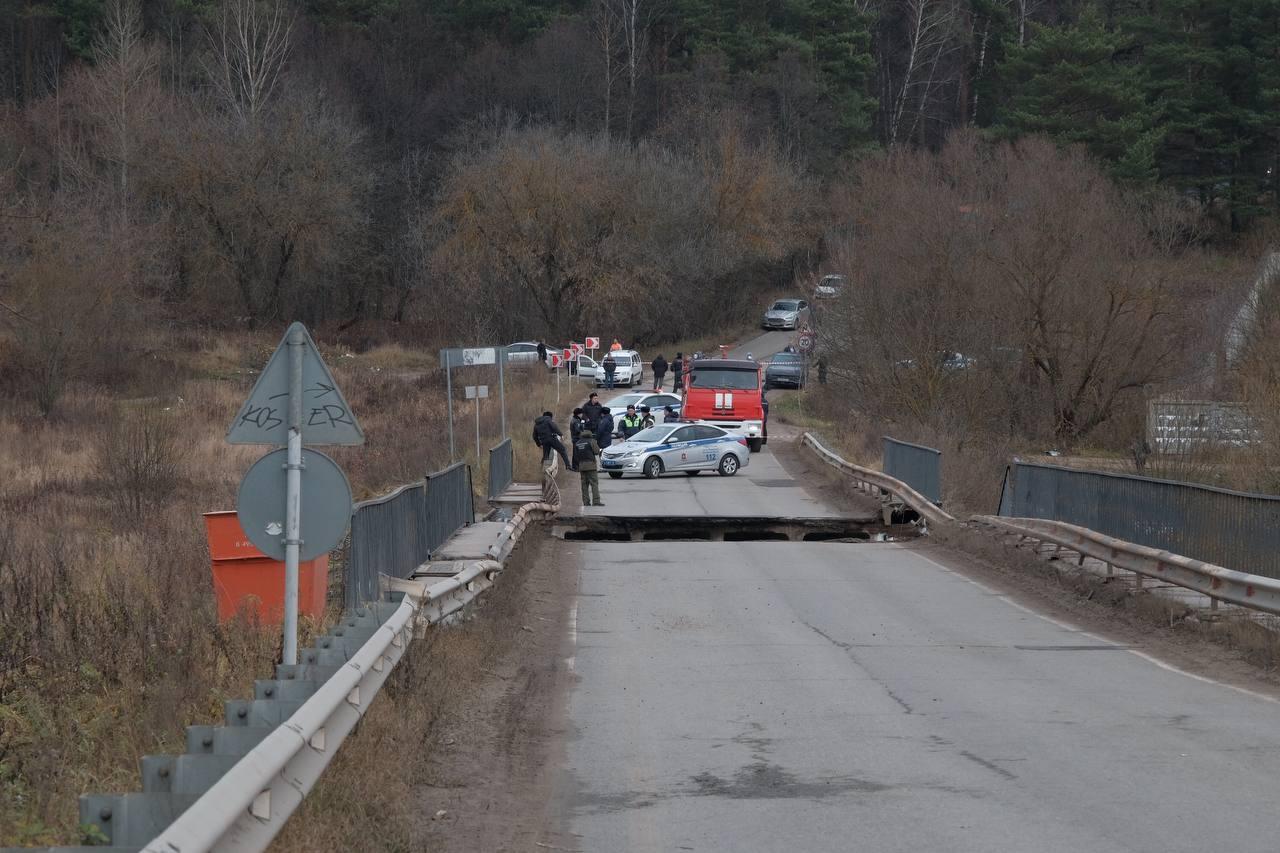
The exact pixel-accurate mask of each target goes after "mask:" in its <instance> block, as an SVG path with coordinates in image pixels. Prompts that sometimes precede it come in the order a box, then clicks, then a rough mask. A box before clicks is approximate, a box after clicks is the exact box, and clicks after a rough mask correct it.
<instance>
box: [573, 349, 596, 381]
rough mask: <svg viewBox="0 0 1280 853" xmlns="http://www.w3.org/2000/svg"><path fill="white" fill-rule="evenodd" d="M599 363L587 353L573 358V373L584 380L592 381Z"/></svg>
mask: <svg viewBox="0 0 1280 853" xmlns="http://www.w3.org/2000/svg"><path fill="white" fill-rule="evenodd" d="M599 370H600V363H599V362H598V361H596V360H595V359H594V358H592V357H591V356H589V355H587V354H585V353H584V354H582V355H580V356H578V357H577V358H575V359H574V375H576V376H577V377H578V378H579V379H581V380H583V381H585V382H594V381H595V380H596V374H597V371H599Z"/></svg>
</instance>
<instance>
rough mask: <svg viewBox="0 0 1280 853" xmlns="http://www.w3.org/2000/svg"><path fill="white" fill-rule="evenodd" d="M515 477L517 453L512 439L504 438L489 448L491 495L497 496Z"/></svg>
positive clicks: (492, 496) (491, 496)
mask: <svg viewBox="0 0 1280 853" xmlns="http://www.w3.org/2000/svg"><path fill="white" fill-rule="evenodd" d="M514 477H515V454H514V453H513V452H512V449H511V439H509V438H507V439H503V440H502V441H501V442H499V443H498V444H495V445H494V446H493V447H490V448H489V497H490V498H491V499H492V498H496V497H497V496H498V495H500V494H502V493H503V492H505V491H506V490H507V486H510V485H511V481H512V480H513V479H514Z"/></svg>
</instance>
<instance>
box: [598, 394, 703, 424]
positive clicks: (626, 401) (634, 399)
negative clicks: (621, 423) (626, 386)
mask: <svg viewBox="0 0 1280 853" xmlns="http://www.w3.org/2000/svg"><path fill="white" fill-rule="evenodd" d="M683 403H684V401H683V400H682V399H681V398H680V395H679V394H663V393H657V394H654V393H648V392H645V391H632V392H630V393H627V394H619V395H618V396H616V397H614V398H613V399H611V400H605V403H604V404H605V405H606V406H608V407H609V411H610V412H612V413H613V414H614V415H615V416H617V415H618V413H619V412H625V411H626V410H627V406H635V407H636V411H639V410H640V407H641V406H648V407H649V410H650V411H651V412H653V416H654V417H656V418H658V419H659V420H661V419H662V414H663V410H664V409H665V408H666V407H667V406H671V407H672V408H673V409H675V410H676V411H677V412H679V411H680V407H681V405H682V404H683Z"/></svg>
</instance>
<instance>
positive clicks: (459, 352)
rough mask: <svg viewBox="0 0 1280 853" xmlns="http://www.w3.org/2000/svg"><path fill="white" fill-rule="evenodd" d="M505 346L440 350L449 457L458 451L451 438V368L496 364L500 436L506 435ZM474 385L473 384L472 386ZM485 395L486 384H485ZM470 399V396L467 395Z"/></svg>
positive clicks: (455, 459) (451, 457)
mask: <svg viewBox="0 0 1280 853" xmlns="http://www.w3.org/2000/svg"><path fill="white" fill-rule="evenodd" d="M506 363H507V348H506V347H469V348H466V349H463V348H460V347H451V348H449V349H442V350H440V364H442V365H443V366H444V376H445V394H446V396H447V397H448V398H449V459H450V460H451V461H457V459H458V452H457V448H456V446H455V444H454V438H453V368H455V367H483V366H485V365H490V364H492V365H496V366H497V368H498V389H499V390H498V393H499V395H500V396H501V398H502V437H503V438H504V439H505V438H506V437H507V397H506V371H505V366H506ZM472 387H474V386H472ZM485 388H486V392H485V396H486V397H487V396H489V395H488V390H487V389H488V386H485ZM467 399H468V400H470V399H471V397H470V396H468V397H467Z"/></svg>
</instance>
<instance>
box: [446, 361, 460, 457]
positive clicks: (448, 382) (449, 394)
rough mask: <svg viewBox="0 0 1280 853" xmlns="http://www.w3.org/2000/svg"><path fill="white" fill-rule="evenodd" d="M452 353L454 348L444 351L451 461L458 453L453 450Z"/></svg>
mask: <svg viewBox="0 0 1280 853" xmlns="http://www.w3.org/2000/svg"><path fill="white" fill-rule="evenodd" d="M450 355H452V350H445V351H444V389H445V390H444V397H445V399H446V400H448V401H449V461H450V462H453V461H454V460H455V459H457V458H458V454H457V453H455V452H454V450H453V371H452V370H450V367H452V365H450V364H449V357H450Z"/></svg>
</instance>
